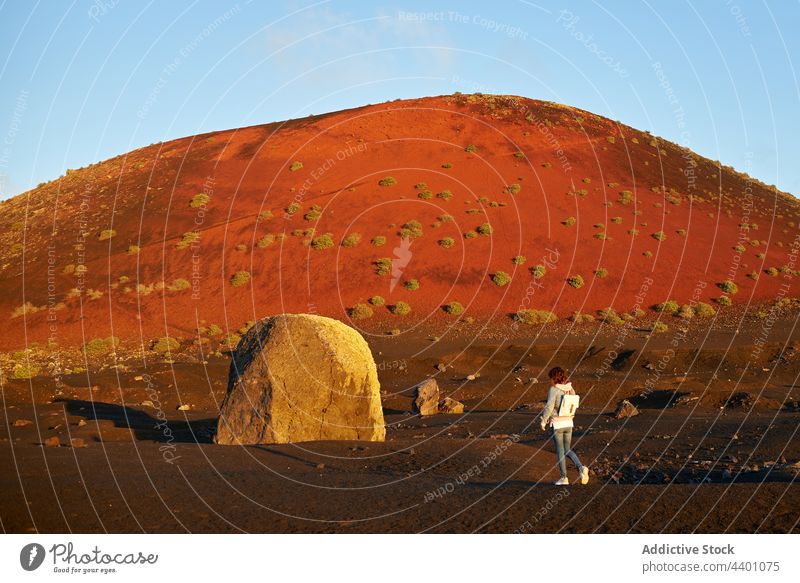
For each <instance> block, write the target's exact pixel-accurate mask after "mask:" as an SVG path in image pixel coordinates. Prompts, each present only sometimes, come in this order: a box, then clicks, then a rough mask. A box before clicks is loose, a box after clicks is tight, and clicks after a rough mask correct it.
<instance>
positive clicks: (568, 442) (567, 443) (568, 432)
mask: <svg viewBox="0 0 800 583" xmlns="http://www.w3.org/2000/svg"><path fill="white" fill-rule="evenodd" d="M564 451H565V452H566V455H567V457H568V458H569V459H571V460H572V463H573V464H575V467H576V468H577V469H578V470H580V469H581V468H582V467H583V464H582V463H581V460H579V459H578V456H577V455H576V454H575V452H574V451H572V427H569V428H567V429H565V430H564ZM564 471H565V472H566V471H567V464H566V462H564Z"/></svg>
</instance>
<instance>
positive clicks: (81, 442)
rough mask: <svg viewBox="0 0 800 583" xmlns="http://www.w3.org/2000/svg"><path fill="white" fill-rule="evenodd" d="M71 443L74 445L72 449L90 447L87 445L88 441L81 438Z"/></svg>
mask: <svg viewBox="0 0 800 583" xmlns="http://www.w3.org/2000/svg"><path fill="white" fill-rule="evenodd" d="M70 443H71V444H72V447H88V445H87V444H86V440H84V439H82V438H80V437H73V438H72V439H71V440H70Z"/></svg>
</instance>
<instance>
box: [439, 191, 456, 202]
mask: <svg viewBox="0 0 800 583" xmlns="http://www.w3.org/2000/svg"><path fill="white" fill-rule="evenodd" d="M436 197H437V198H441V199H442V200H450V199H451V198H453V193H452V192H450V191H449V190H443V191H442V192H440V193H438V194H437V195H436Z"/></svg>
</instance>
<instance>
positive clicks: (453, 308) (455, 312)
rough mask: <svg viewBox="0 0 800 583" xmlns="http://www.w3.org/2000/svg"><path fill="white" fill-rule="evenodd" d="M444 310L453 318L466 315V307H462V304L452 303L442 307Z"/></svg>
mask: <svg viewBox="0 0 800 583" xmlns="http://www.w3.org/2000/svg"><path fill="white" fill-rule="evenodd" d="M442 309H443V310H444V311H445V313H446V314H450V315H451V316H460V315H461V314H463V313H464V306H462V305H461V303H460V302H450V303H449V304H445V305H444V306H442Z"/></svg>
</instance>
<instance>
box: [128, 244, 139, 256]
mask: <svg viewBox="0 0 800 583" xmlns="http://www.w3.org/2000/svg"><path fill="white" fill-rule="evenodd" d="M141 250H142V248H141V247H139V246H138V245H128V255H138V254H139V251H141Z"/></svg>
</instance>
